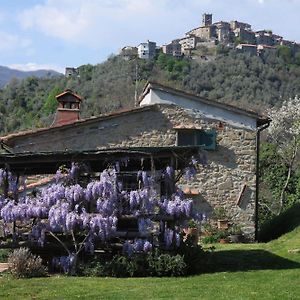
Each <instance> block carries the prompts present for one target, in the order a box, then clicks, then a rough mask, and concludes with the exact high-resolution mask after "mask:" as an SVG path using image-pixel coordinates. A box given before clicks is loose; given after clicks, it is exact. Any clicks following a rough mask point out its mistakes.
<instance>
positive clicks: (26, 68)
mask: <svg viewBox="0 0 300 300" xmlns="http://www.w3.org/2000/svg"><path fill="white" fill-rule="evenodd" d="M8 67H9V68H11V69H16V70H20V71H36V70H55V71H57V72H60V73H64V68H63V67H60V66H56V65H50V64H37V63H32V62H29V63H26V64H11V65H8Z"/></svg>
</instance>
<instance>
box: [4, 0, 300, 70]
mask: <svg viewBox="0 0 300 300" xmlns="http://www.w3.org/2000/svg"><path fill="white" fill-rule="evenodd" d="M204 12H209V13H212V14H213V18H214V21H219V20H223V21H230V20H239V21H243V22H247V23H250V24H251V25H252V28H253V29H254V30H260V29H272V30H273V32H274V33H276V34H279V35H282V36H283V37H284V38H286V39H290V40H296V41H297V42H299V43H300V17H299V15H300V0H0V65H2V66H9V67H14V68H18V69H23V70H30V69H31V70H32V69H38V68H52V69H56V70H59V71H62V72H63V70H64V68H65V67H66V66H74V67H77V66H80V65H82V64H86V63H91V64H96V63H100V62H102V61H104V60H105V59H106V58H107V57H108V56H109V55H110V54H111V53H117V52H118V49H119V48H121V47H123V46H125V45H138V44H139V43H140V42H143V41H146V40H147V39H150V40H153V41H156V42H157V43H158V44H159V45H162V44H164V43H167V42H169V41H171V40H172V39H175V38H179V37H182V36H184V34H185V32H187V31H188V30H190V29H192V28H194V27H197V26H200V22H201V15H202V13H204Z"/></svg>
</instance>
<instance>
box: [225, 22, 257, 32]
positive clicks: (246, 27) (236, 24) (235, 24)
mask: <svg viewBox="0 0 300 300" xmlns="http://www.w3.org/2000/svg"><path fill="white" fill-rule="evenodd" d="M230 27H231V30H232V31H233V30H235V29H238V28H240V29H244V30H248V31H251V30H252V29H251V25H250V24H248V23H243V22H238V21H231V22H230Z"/></svg>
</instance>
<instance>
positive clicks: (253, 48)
mask: <svg viewBox="0 0 300 300" xmlns="http://www.w3.org/2000/svg"><path fill="white" fill-rule="evenodd" d="M236 50H237V51H238V52H240V53H248V54H250V55H257V45H251V44H239V45H237V46H236Z"/></svg>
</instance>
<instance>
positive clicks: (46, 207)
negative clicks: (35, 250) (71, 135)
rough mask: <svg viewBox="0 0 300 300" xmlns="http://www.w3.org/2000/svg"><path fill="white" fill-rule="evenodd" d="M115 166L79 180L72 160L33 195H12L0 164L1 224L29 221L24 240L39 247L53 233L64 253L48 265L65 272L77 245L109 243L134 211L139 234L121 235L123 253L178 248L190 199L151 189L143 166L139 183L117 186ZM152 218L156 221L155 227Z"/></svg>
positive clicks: (71, 269) (89, 247)
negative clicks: (5, 188) (155, 237)
mask: <svg viewBox="0 0 300 300" xmlns="http://www.w3.org/2000/svg"><path fill="white" fill-rule="evenodd" d="M119 168H120V164H119V165H118V166H117V167H116V168H109V169H106V170H104V171H103V172H102V173H101V174H100V177H99V179H98V180H96V179H95V180H93V181H91V182H89V183H88V184H87V185H86V186H84V185H82V183H80V181H79V177H78V176H79V174H80V167H79V166H78V165H76V164H72V167H71V169H70V170H68V171H67V172H66V169H60V170H59V171H58V172H57V174H56V176H55V183H53V184H51V185H49V186H48V187H45V188H43V189H42V190H41V191H39V192H37V193H36V194H35V195H34V196H32V195H31V196H30V195H23V196H22V197H19V199H17V197H15V195H16V194H15V192H16V186H15V184H14V183H15V182H16V181H15V178H14V176H13V175H12V174H10V173H7V172H6V171H3V170H1V172H0V184H1V185H2V187H3V184H4V182H5V180H6V181H7V178H11V179H10V180H9V181H8V182H9V190H10V191H11V193H7V195H6V197H5V196H4V195H3V197H2V198H0V199H1V201H0V218H1V219H2V220H3V221H4V223H5V224H6V225H7V224H9V223H14V222H19V225H22V224H28V222H30V223H31V224H32V226H31V228H30V230H29V232H28V237H29V241H30V242H33V243H37V244H38V245H40V246H42V247H43V246H45V243H46V242H47V237H49V236H51V237H52V238H53V239H55V240H56V241H57V243H59V244H60V245H61V246H62V248H63V249H64V251H65V252H66V254H67V255H65V256H62V257H56V258H54V259H53V265H54V266H56V267H57V268H59V269H61V270H63V271H64V272H65V273H69V274H75V272H76V265H77V262H78V255H79V253H80V252H81V251H86V252H89V253H90V254H93V253H94V250H95V248H96V247H98V246H99V245H101V244H102V245H106V247H107V246H108V245H109V244H110V241H111V240H112V239H113V238H115V236H116V235H117V225H118V221H119V219H120V218H121V217H122V216H128V215H129V216H133V217H135V218H136V219H137V223H138V230H139V235H140V236H142V237H143V238H139V237H137V238H135V239H128V240H124V241H123V253H125V254H126V255H127V256H129V257H130V256H132V255H133V254H135V253H150V252H151V251H152V250H153V248H154V247H157V246H158V245H159V244H161V242H162V243H163V244H162V245H163V247H164V248H166V249H175V248H178V247H179V246H180V243H181V236H180V231H181V229H182V228H183V226H184V223H185V221H186V220H187V219H190V218H192V217H193V216H194V215H195V214H194V212H193V207H192V200H184V199H183V198H182V194H180V193H177V194H174V195H172V196H171V197H170V198H166V197H163V198H161V197H160V195H158V194H157V192H156V190H155V184H154V183H155V182H154V180H153V179H152V177H150V176H148V174H147V172H145V171H142V172H139V173H138V174H137V181H138V182H139V186H140V188H139V189H137V190H133V191H124V190H120V186H121V184H119V183H118V180H117V173H116V170H119ZM164 176H165V177H166V180H171V178H173V176H174V170H173V169H172V168H171V167H167V168H166V170H165V172H164ZM8 196H9V197H8ZM157 216H158V217H157ZM166 217H167V218H169V220H172V224H171V225H170V224H169V223H168V224H167V223H166V222H165V221H163V220H164V218H166ZM157 218H158V220H161V221H160V223H161V224H160V226H156V227H155V226H154V223H155V222H157ZM153 230H154V231H155V230H156V233H157V235H158V236H160V241H159V242H158V241H156V244H154V242H153V239H150V238H149V237H151V234H152V233H153ZM159 231H160V232H159ZM18 233H19V232H18V231H15V232H13V235H14V237H15V238H17V237H19V238H22V234H21V233H19V235H18Z"/></svg>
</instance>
